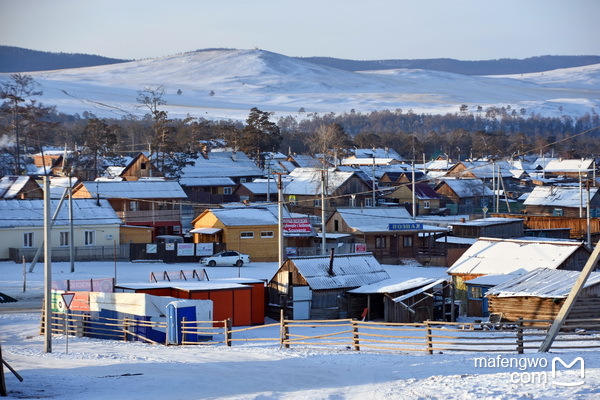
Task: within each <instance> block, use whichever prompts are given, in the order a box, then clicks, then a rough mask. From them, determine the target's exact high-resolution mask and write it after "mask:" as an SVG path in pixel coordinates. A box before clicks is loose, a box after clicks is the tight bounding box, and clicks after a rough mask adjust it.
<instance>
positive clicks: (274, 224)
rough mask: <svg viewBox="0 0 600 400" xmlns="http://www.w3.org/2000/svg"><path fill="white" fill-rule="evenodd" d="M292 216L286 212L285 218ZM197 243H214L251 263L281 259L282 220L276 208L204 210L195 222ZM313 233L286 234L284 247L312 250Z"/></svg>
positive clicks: (270, 206)
mask: <svg viewBox="0 0 600 400" xmlns="http://www.w3.org/2000/svg"><path fill="white" fill-rule="evenodd" d="M290 217H291V215H290V214H289V213H288V212H287V211H284V218H290ZM192 225H193V226H194V229H192V230H191V231H190V233H191V234H193V235H194V243H215V244H219V246H221V247H224V248H225V249H227V250H235V251H239V252H241V253H244V254H248V255H250V260H251V261H277V260H278V259H279V238H278V232H279V220H278V210H277V207H276V206H273V205H268V206H267V205H265V206H243V205H241V206H238V207H233V206H232V207H226V208H221V209H209V210H205V211H204V212H202V214H200V215H199V216H198V217H196V218H195V219H194V220H193V221H192ZM315 234H316V233H315V232H314V230H310V231H306V232H304V233H298V232H295V233H290V234H288V233H286V232H285V230H284V243H285V246H290V247H310V246H311V243H312V237H313V236H315Z"/></svg>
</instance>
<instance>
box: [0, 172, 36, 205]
mask: <svg viewBox="0 0 600 400" xmlns="http://www.w3.org/2000/svg"><path fill="white" fill-rule="evenodd" d="M29 179H31V177H29V176H26V175H19V176H15V175H7V176H3V177H2V178H0V198H4V199H12V198H14V197H15V196H16V195H18V194H19V192H20V191H21V190H22V189H23V188H24V187H25V185H26V184H27V182H29Z"/></svg>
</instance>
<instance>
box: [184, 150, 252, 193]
mask: <svg viewBox="0 0 600 400" xmlns="http://www.w3.org/2000/svg"><path fill="white" fill-rule="evenodd" d="M263 175H264V172H263V171H262V170H261V169H260V168H258V166H256V164H255V163H254V162H253V161H252V160H251V159H250V158H248V156H247V155H246V154H244V153H243V152H241V151H237V152H232V151H218V149H215V150H213V151H211V152H210V153H208V156H207V158H205V157H204V156H200V157H198V158H197V159H196V160H194V164H192V165H188V166H186V167H184V168H183V170H182V172H181V178H180V179H179V183H181V185H182V186H195V184H196V183H198V182H201V181H200V180H199V179H198V178H223V177H230V178H236V177H252V176H254V177H260V176H263Z"/></svg>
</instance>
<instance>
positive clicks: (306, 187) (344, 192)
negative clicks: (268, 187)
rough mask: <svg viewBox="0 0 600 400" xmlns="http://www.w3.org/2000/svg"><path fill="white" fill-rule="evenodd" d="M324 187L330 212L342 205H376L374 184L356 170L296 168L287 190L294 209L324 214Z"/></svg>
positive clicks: (305, 212)
mask: <svg viewBox="0 0 600 400" xmlns="http://www.w3.org/2000/svg"><path fill="white" fill-rule="evenodd" d="M323 180H324V181H325V184H323ZM323 187H324V188H325V205H324V206H325V213H326V215H327V216H329V215H331V213H332V212H333V211H335V209H336V208H338V207H347V206H357V207H360V206H364V207H372V206H373V196H372V189H371V185H369V184H367V182H365V180H364V179H363V178H362V177H361V176H359V174H357V173H356V172H354V171H339V170H336V169H328V170H322V169H315V168H296V169H295V170H294V171H292V173H291V174H290V175H289V177H288V182H287V184H286V185H285V188H284V190H283V196H284V199H285V201H286V204H287V206H288V207H289V210H290V212H294V213H299V214H307V215H321V201H322V193H323Z"/></svg>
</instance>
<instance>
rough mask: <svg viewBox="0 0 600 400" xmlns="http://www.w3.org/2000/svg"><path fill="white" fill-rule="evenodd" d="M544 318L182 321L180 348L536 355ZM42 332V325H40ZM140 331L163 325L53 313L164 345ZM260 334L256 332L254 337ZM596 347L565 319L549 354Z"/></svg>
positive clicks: (87, 327) (599, 322)
mask: <svg viewBox="0 0 600 400" xmlns="http://www.w3.org/2000/svg"><path fill="white" fill-rule="evenodd" d="M551 323H552V321H550V320H523V319H520V320H519V321H518V322H516V323H486V322H479V323H476V322H469V323H461V322H454V323H452V322H443V321H425V322H423V323H415V324H404V323H389V322H371V321H358V320H353V319H335V320H286V319H284V318H281V320H280V321H279V322H277V323H272V324H266V325H257V326H251V327H242V328H233V327H232V326H231V320H224V321H185V320H184V321H182V322H181V331H180V332H179V333H180V336H181V340H180V341H179V344H181V345H217V344H224V345H226V346H232V345H233V344H234V343H236V342H237V343H246V344H255V345H259V343H262V344H263V345H264V344H266V345H272V346H279V347H281V348H291V347H311V348H317V347H318V348H336V349H346V350H355V351H361V350H369V349H370V350H377V351H395V352H425V353H428V354H435V353H440V352H492V353H498V352H508V353H518V354H523V353H525V352H527V351H530V352H536V351H537V350H538V348H539V346H540V344H541V343H542V341H543V340H544V338H545V336H546V333H547V330H548V328H549V327H550V325H551ZM42 328H43V323H42ZM144 328H151V329H153V330H157V331H162V332H166V328H167V326H166V323H164V322H150V321H140V320H133V319H128V318H125V319H113V318H100V319H97V320H95V321H92V320H90V319H89V317H88V316H85V315H76V314H64V313H53V320H52V332H53V333H55V334H65V330H66V332H67V334H69V335H73V336H91V337H97V338H105V339H113V340H124V341H132V340H138V341H143V342H146V343H151V344H167V343H168V338H165V339H164V340H161V341H157V340H154V339H152V338H150V337H149V336H148V335H145V334H144ZM257 331H260V333H256V332H257ZM595 348H600V319H580V320H568V321H567V322H566V323H565V325H564V326H563V329H562V330H561V332H560V333H559V335H558V336H557V338H556V339H555V341H554V344H553V346H552V350H577V349H595Z"/></svg>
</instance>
